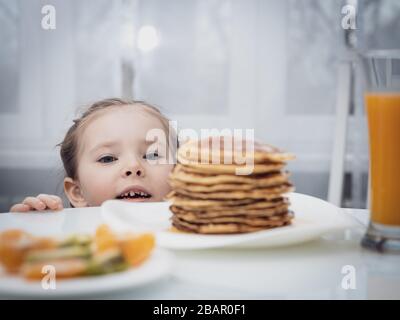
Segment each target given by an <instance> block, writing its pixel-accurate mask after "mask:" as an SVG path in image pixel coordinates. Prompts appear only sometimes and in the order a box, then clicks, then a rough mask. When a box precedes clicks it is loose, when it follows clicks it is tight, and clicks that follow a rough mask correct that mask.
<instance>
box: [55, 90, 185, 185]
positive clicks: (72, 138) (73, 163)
mask: <svg viewBox="0 0 400 320" xmlns="http://www.w3.org/2000/svg"><path fill="white" fill-rule="evenodd" d="M127 105H133V106H137V107H141V108H142V109H143V110H145V111H146V112H148V113H150V114H151V115H154V116H155V117H156V118H157V119H159V120H160V121H161V124H162V126H163V128H164V130H165V133H166V134H167V137H169V136H170V135H171V137H172V139H173V140H175V141H174V142H175V143H173V144H172V146H171V145H170V144H169V145H168V148H173V152H175V151H176V150H175V147H176V146H177V140H176V132H175V131H174V130H173V131H174V132H169V130H170V126H169V119H168V118H167V117H165V116H164V115H163V114H162V113H161V112H160V110H159V109H158V108H156V107H154V106H152V105H150V104H148V103H146V102H144V101H135V100H125V99H119V98H110V99H104V100H100V101H97V102H95V103H93V104H92V105H90V106H89V107H88V108H87V109H86V111H84V112H83V114H82V115H81V116H80V117H79V118H77V119H75V120H73V122H74V124H73V125H72V126H71V127H70V128H69V129H68V131H67V133H66V134H65V137H64V140H63V141H62V142H61V143H59V144H57V146H59V147H60V156H61V160H62V162H63V166H64V170H65V175H66V176H67V177H70V178H72V179H77V169H78V161H77V153H78V144H79V135H80V133H81V131H82V129H83V128H84V127H85V126H86V125H87V124H88V123H89V122H90V121H91V120H93V118H94V116H95V115H98V114H99V112H100V111H103V110H105V109H107V108H110V107H118V106H120V107H122V106H127ZM168 140H169V139H167V141H168Z"/></svg>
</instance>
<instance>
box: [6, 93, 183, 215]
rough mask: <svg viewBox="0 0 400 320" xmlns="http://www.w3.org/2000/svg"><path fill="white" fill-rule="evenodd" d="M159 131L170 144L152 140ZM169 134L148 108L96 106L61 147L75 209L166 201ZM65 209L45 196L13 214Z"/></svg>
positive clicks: (115, 103) (121, 103)
mask: <svg viewBox="0 0 400 320" xmlns="http://www.w3.org/2000/svg"><path fill="white" fill-rule="evenodd" d="M157 129H158V131H157ZM151 130H153V131H151ZM154 130H156V131H155V132H162V133H163V134H165V139H147V137H148V133H151V132H154ZM169 130H170V127H169V120H168V119H167V118H166V117H165V116H164V115H162V114H161V112H160V111H159V110H158V109H157V108H155V107H153V106H151V105H149V104H146V103H144V102H140V101H139V102H138V101H125V100H121V99H106V100H102V101H98V102H96V103H94V104H93V105H91V106H90V107H89V108H88V110H87V111H86V112H84V113H83V115H82V116H81V117H80V118H79V119H77V120H74V124H73V125H72V126H71V127H70V128H69V130H68V132H67V133H66V135H65V138H64V140H63V141H62V142H61V143H60V144H59V146H60V148H61V150H60V156H61V159H62V161H63V165H64V169H65V173H66V174H65V178H64V192H65V194H66V196H67V198H68V199H69V202H70V204H71V206H73V207H76V208H78V207H91V206H100V205H101V204H102V203H103V202H104V201H105V200H109V199H121V200H125V201H133V202H136V201H162V200H163V198H164V196H165V195H166V194H167V193H168V192H169V191H170V187H169V185H168V182H167V179H168V175H169V173H170V171H171V170H172V168H173V166H174V164H173V161H167V157H170V156H171V154H174V153H175V150H176V147H175V144H176V143H172V144H171V143H170V139H169V136H170V134H171V136H172V135H173V137H174V138H173V139H171V140H174V139H175V135H174V133H170V132H169ZM150 136H152V135H150ZM147 140H150V141H147ZM175 141H176V140H175ZM169 160H170V158H169ZM62 208H63V205H62V201H61V199H60V198H59V197H57V196H54V195H46V194H40V195H38V196H37V197H27V198H25V199H24V200H23V201H22V203H18V204H15V205H14V206H12V207H11V209H10V211H11V212H26V211H31V210H41V211H42V210H47V209H48V210H60V209H62Z"/></svg>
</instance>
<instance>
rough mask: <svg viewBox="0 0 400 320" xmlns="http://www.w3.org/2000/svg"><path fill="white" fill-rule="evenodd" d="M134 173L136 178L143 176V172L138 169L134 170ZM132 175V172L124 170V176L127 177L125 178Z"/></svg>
mask: <svg viewBox="0 0 400 320" xmlns="http://www.w3.org/2000/svg"><path fill="white" fill-rule="evenodd" d="M135 171H136V172H135V173H136V176H138V177H142V176H143V170H140V169H137V170H135ZM132 173H133V171H131V170H126V172H125V175H126V176H127V177H129V176H130V175H131V174H132Z"/></svg>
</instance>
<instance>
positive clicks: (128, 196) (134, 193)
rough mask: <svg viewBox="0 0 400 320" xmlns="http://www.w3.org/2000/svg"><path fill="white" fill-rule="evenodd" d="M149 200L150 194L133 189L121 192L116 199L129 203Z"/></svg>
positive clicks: (142, 190) (139, 189) (140, 189)
mask: <svg viewBox="0 0 400 320" xmlns="http://www.w3.org/2000/svg"><path fill="white" fill-rule="evenodd" d="M149 198H151V194H150V193H148V192H147V191H145V190H144V189H142V188H133V189H131V190H128V191H123V192H122V193H121V194H120V195H118V196H117V197H116V199H120V200H128V201H129V200H131V201H134V200H136V201H140V200H142V201H143V200H145V199H149Z"/></svg>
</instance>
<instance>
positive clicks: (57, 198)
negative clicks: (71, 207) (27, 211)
mask: <svg viewBox="0 0 400 320" xmlns="http://www.w3.org/2000/svg"><path fill="white" fill-rule="evenodd" d="M49 196H50V197H51V198H52V199H54V200H55V201H56V202H57V204H58V209H60V210H61V209H63V208H64V206H63V202H62V200H61V198H60V197H58V196H54V195H52V194H50V195H49Z"/></svg>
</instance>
